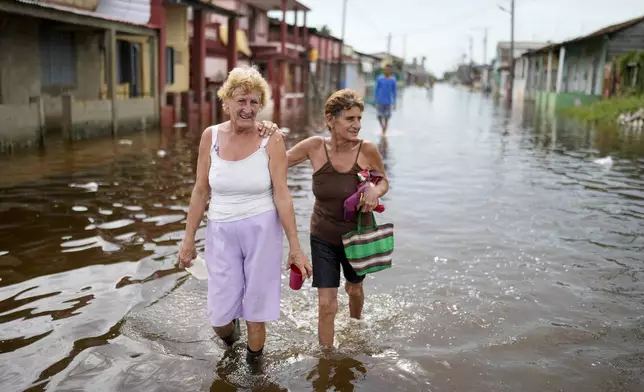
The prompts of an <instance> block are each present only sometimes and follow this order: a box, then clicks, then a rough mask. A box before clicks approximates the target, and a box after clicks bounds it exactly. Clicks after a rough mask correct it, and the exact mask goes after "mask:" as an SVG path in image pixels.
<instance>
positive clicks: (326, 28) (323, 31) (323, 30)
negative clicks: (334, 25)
mask: <svg viewBox="0 0 644 392" xmlns="http://www.w3.org/2000/svg"><path fill="white" fill-rule="evenodd" d="M320 34H323V35H331V29H330V28H329V26H327V25H324V26H322V28H321V29H320Z"/></svg>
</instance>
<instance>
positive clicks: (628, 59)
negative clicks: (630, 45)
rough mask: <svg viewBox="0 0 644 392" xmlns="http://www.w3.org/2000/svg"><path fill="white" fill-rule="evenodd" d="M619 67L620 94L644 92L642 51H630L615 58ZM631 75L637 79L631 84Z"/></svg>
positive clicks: (643, 56)
mask: <svg viewBox="0 0 644 392" xmlns="http://www.w3.org/2000/svg"><path fill="white" fill-rule="evenodd" d="M616 63H617V67H618V69H619V85H620V90H621V91H620V95H624V96H630V95H642V94H644V52H642V51H640V52H630V53H627V54H625V55H623V56H620V57H618V58H617V59H616ZM633 77H636V78H637V80H636V81H635V84H634V85H633Z"/></svg>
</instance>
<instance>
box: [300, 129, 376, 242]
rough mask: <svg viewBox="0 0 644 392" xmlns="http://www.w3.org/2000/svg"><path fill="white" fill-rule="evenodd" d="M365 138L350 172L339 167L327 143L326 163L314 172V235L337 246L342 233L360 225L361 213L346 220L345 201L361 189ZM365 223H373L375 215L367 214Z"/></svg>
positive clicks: (363, 220)
mask: <svg viewBox="0 0 644 392" xmlns="http://www.w3.org/2000/svg"><path fill="white" fill-rule="evenodd" d="M360 149H362V141H361V142H360V146H359V147H358V154H357V155H356V160H355V162H354V164H353V166H352V167H351V169H350V170H349V171H348V172H346V173H340V172H339V171H337V170H335V168H334V167H333V165H332V164H331V158H329V152H328V151H327V148H326V141H325V142H324V152H325V153H326V162H325V163H324V165H322V167H321V168H320V169H319V170H318V171H316V172H315V173H313V195H314V196H315V204H314V205H313V214H312V215H311V235H313V236H315V237H317V238H319V239H321V240H323V241H326V242H329V243H331V244H334V245H342V235H344V234H345V233H348V232H350V231H352V230H355V229H356V228H357V227H358V214H356V217H355V218H354V219H353V220H352V221H345V220H344V201H345V200H346V199H347V198H348V197H349V196H351V195H353V194H354V193H356V192H357V190H358V176H357V174H358V172H359V171H361V170H362V168H361V167H360V166H358V157H359V156H360ZM362 224H363V225H371V224H372V221H371V214H363V216H362Z"/></svg>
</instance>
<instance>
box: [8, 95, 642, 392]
mask: <svg viewBox="0 0 644 392" xmlns="http://www.w3.org/2000/svg"><path fill="white" fill-rule="evenodd" d="M364 117H365V118H364V121H363V131H362V137H364V138H365V139H368V140H371V141H373V142H376V143H378V145H379V147H380V150H381V152H382V154H383V156H384V158H385V164H386V167H387V171H388V174H389V177H390V180H391V188H390V191H389V193H388V194H387V195H386V197H385V198H384V199H383V203H384V204H385V206H386V208H387V211H386V212H385V213H384V214H383V217H382V218H381V219H382V221H393V222H394V223H395V225H396V251H395V253H394V255H395V257H394V267H393V268H392V269H390V270H387V271H383V272H379V273H376V274H374V275H372V276H370V277H368V278H367V279H366V281H365V282H366V283H365V293H366V303H365V311H364V315H365V318H364V321H363V322H359V323H358V322H352V321H350V320H349V318H348V307H347V297H346V294H345V293H344V292H343V290H341V295H340V301H341V302H340V305H341V311H340V315H339V317H338V320H337V321H336V344H337V346H338V350H337V352H336V353H335V354H334V355H332V356H322V355H321V354H320V353H319V351H318V349H317V309H316V304H317V298H316V293H315V291H313V289H312V288H311V287H310V283H306V284H305V288H303V289H302V290H301V291H299V292H294V291H291V290H290V289H289V288H288V281H287V279H286V274H284V275H283V276H284V277H283V280H282V282H283V298H282V317H281V319H280V320H279V322H276V323H272V324H270V325H269V327H268V334H269V336H268V341H267V346H266V353H267V356H266V366H265V369H264V375H253V374H250V373H249V371H248V369H247V367H246V366H245V364H244V361H243V359H244V354H245V353H244V350H245V343H244V342H245V341H244V340H243V341H242V343H238V345H237V346H236V347H235V350H234V351H233V352H232V353H226V354H225V353H224V351H225V350H224V348H223V346H222V345H221V344H220V343H219V342H218V341H217V340H215V339H213V332H212V329H211V328H210V326H209V325H208V320H207V317H206V313H205V304H206V283H205V282H203V281H198V280H196V279H194V278H191V277H190V276H189V275H187V273H186V272H184V271H181V270H178V269H175V267H174V264H175V262H176V253H177V251H178V247H179V241H180V240H181V238H182V236H183V229H184V226H185V221H184V219H185V216H186V211H187V206H188V203H189V198H190V192H191V190H192V182H193V180H194V168H195V166H196V160H197V155H196V154H197V145H198V140H199V139H198V136H190V135H185V132H183V131H181V130H179V131H176V132H173V133H172V134H171V135H163V136H160V135H159V133H157V132H147V133H145V134H137V135H134V136H124V137H123V140H114V141H113V140H99V141H89V142H83V143H78V144H75V145H74V146H73V147H65V146H51V147H50V148H48V150H47V151H46V152H43V153H40V154H39V153H32V154H30V155H28V156H22V157H13V158H2V159H0V164H1V165H2V166H1V167H2V169H0V170H1V173H2V175H1V176H0V234H1V235H0V279H1V280H0V390H2V391H24V390H28V389H29V390H33V391H37V390H52V391H53V390H57V391H58V390H60V391H72V390H74V391H76V390H86V391H177V390H186V391H208V390H211V391H236V390H239V391H242V390H253V391H286V390H289V391H326V390H336V391H354V390H356V391H357V390H360V391H387V392H391V391H441V392H442V391H485V392H488V391H520V392H533V391H534V392H543V391H582V392H595V391H597V392H605V391H629V392H630V391H632V392H635V391H642V390H644V135H643V134H642V133H639V134H638V133H628V132H615V131H605V132H600V131H590V130H585V129H582V128H579V127H575V126H572V125H571V124H565V123H564V122H563V120H559V121H557V122H555V123H552V122H545V121H544V120H543V119H542V118H540V116H539V115H534V114H531V110H529V109H526V110H525V111H523V113H522V112H521V111H517V110H515V111H514V112H512V113H509V112H508V111H507V110H506V109H504V108H503V107H502V106H500V105H499V104H497V103H495V102H494V101H493V100H492V99H491V98H488V97H483V96H481V95H480V94H478V93H470V92H467V91H465V90H459V89H456V88H452V87H448V86H444V85H437V86H436V88H435V91H433V92H432V93H428V92H427V91H425V90H422V89H415V88H411V89H407V91H405V92H404V96H403V97H402V98H401V102H400V104H399V108H398V110H397V111H396V112H394V114H393V119H392V123H391V125H390V128H391V129H390V131H389V132H388V133H389V135H388V137H387V138H382V137H381V136H380V132H379V128H378V125H377V120H376V118H375V110H374V108H373V107H368V108H367V109H366V111H365V116H364ZM302 137H304V135H302V134H301V133H298V132H297V130H295V129H293V130H292V131H291V133H290V135H289V139H290V140H289V143H290V144H292V143H294V142H295V141H297V140H299V139H300V138H302ZM159 150H162V151H163V152H162V153H160V152H159ZM608 155H610V156H611V162H609V163H606V162H603V163H601V162H600V163H596V162H594V161H595V160H596V159H598V158H603V157H606V156H608ZM311 174H312V173H311V168H310V167H309V166H307V165H301V166H299V167H296V168H294V169H291V171H290V173H289V185H290V187H291V190H292V194H293V197H294V201H295V208H296V214H297V223H298V226H299V228H300V236H301V239H302V243H303V244H304V245H306V246H308V234H307V232H308V224H309V222H308V219H309V216H310V212H311V207H312V204H313V198H312V194H311V180H310V179H311ZM204 230H205V226H202V228H201V229H200V231H199V232H198V234H197V237H198V239H199V242H198V244H197V245H198V249H199V251H200V252H201V251H203V245H204V242H203V237H204V234H205V233H204ZM284 243H285V244H286V241H285V242H284ZM224 354H225V355H224Z"/></svg>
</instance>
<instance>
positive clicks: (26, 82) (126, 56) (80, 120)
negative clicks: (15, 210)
mask: <svg viewBox="0 0 644 392" xmlns="http://www.w3.org/2000/svg"><path fill="white" fill-rule="evenodd" d="M156 39H157V38H156V32H155V30H154V29H152V28H150V27H148V26H147V19H146V15H145V12H143V15H141V14H140V13H139V14H137V13H132V14H131V18H129V19H122V18H120V17H119V15H115V14H112V13H111V12H110V8H109V7H107V8H105V7H102V6H101V5H99V4H98V1H96V0H69V1H65V0H56V1H52V2H48V1H29V0H17V1H2V2H0V48H1V49H0V51H1V53H2V55H1V56H0V124H2V126H1V127H0V150H11V149H14V148H19V147H23V146H29V145H38V144H40V145H42V144H44V143H45V140H46V139H47V137H49V136H52V135H56V134H61V135H62V136H63V137H64V138H66V139H68V140H75V139H80V138H85V137H89V136H92V135H95V134H110V133H112V134H116V133H117V130H118V132H123V131H127V130H131V129H140V128H141V127H146V126H148V125H154V124H155V123H156V122H157V119H158V105H157V99H158V96H159V94H158V93H159V91H158V89H157V88H156V84H155V83H154V80H155V75H156V64H157V63H156V61H155V60H154V59H156V56H157V53H156V47H157V45H156V42H157V41H156Z"/></svg>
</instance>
